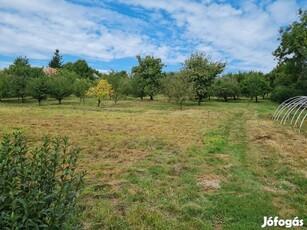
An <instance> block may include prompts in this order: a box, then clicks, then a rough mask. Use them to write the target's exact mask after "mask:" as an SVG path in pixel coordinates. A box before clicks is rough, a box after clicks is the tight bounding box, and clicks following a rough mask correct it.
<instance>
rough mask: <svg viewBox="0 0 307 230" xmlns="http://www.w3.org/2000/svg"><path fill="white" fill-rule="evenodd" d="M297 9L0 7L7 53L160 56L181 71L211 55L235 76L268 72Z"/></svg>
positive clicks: (134, 3) (139, 3) (171, 4)
mask: <svg viewBox="0 0 307 230" xmlns="http://www.w3.org/2000/svg"><path fill="white" fill-rule="evenodd" d="M298 8H299V6H298V4H297V3H296V2H295V1H292V0H276V1H270V0H266V1H259V2H257V1H235V2H233V3H232V2H230V1H210V0H206V1H204V0H203V1H196V0H195V1H188V0H169V1H164V0H146V1H143V0H118V1H108V0H105V1H87V0H74V1H64V0H57V1H54V0H43V1H42V0H30V1H24V0H10V1H6V0H0V33H1V36H0V44H1V45H0V53H1V55H5V56H17V55H23V56H24V55H25V56H27V57H29V58H32V59H41V60H46V59H50V56H51V54H52V53H53V51H54V50H55V49H56V48H58V49H60V51H61V53H64V54H67V55H71V56H77V57H82V58H88V59H92V60H99V61H102V62H112V61H115V60H117V59H121V58H135V56H136V55H138V54H141V55H154V56H156V57H160V58H162V60H163V61H164V62H165V63H166V64H168V65H178V68H180V63H182V62H183V61H184V60H185V59H186V58H187V57H188V55H189V54H190V53H191V52H194V51H204V52H206V53H207V54H209V55H211V57H212V58H213V59H215V60H216V59H217V60H222V61H227V62H228V70H230V71H232V70H238V69H240V70H261V71H264V72H267V71H270V70H271V69H272V68H273V67H274V65H275V61H274V57H273V56H272V54H271V53H272V51H273V50H274V49H276V47H277V46H278V41H277V38H278V29H279V27H281V26H284V25H287V24H289V23H291V22H292V21H294V20H295V19H296V17H297V15H296V12H297V9H298Z"/></svg>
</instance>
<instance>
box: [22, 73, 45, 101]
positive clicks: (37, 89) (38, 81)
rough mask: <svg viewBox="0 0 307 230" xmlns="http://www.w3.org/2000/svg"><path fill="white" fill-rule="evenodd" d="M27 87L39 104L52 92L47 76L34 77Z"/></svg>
mask: <svg viewBox="0 0 307 230" xmlns="http://www.w3.org/2000/svg"><path fill="white" fill-rule="evenodd" d="M27 87H28V92H29V95H31V96H32V97H33V98H34V99H37V101H38V104H39V105H41V102H42V101H43V100H46V99H47V97H48V94H49V93H50V83H49V78H48V77H47V76H42V77H38V78H32V79H31V80H30V81H29V84H28V86H27Z"/></svg>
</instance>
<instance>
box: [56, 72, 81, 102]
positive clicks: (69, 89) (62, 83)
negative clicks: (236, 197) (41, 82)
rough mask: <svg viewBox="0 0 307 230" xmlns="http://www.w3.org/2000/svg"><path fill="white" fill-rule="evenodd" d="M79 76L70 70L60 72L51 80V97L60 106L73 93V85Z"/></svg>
mask: <svg viewBox="0 0 307 230" xmlns="http://www.w3.org/2000/svg"><path fill="white" fill-rule="evenodd" d="M76 78H77V76H76V75H75V74H74V73H73V72H70V71H68V70H60V71H58V72H57V73H56V74H54V75H53V76H52V77H51V78H50V96H51V97H53V98H55V99H57V100H58V101H59V104H61V103H62V100H63V99H64V98H65V97H68V96H70V95H71V94H72V93H73V84H74V81H75V80H76Z"/></svg>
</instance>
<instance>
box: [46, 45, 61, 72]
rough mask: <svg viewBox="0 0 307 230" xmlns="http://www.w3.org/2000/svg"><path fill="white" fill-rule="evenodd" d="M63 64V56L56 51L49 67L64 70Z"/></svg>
mask: <svg viewBox="0 0 307 230" xmlns="http://www.w3.org/2000/svg"><path fill="white" fill-rule="evenodd" d="M62 64H63V61H62V56H61V55H60V51H59V50H58V49H56V50H55V52H54V55H53V57H52V59H51V61H50V62H49V67H51V68H56V69H59V68H62Z"/></svg>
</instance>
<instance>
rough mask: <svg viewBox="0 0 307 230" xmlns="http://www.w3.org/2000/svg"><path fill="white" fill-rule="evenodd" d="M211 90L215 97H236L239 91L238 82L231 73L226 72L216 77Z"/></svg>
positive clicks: (225, 98)
mask: <svg viewBox="0 0 307 230" xmlns="http://www.w3.org/2000/svg"><path fill="white" fill-rule="evenodd" d="M213 90H214V94H215V95H216V96H217V97H221V98H223V99H224V100H225V101H227V98H228V97H233V98H234V99H235V98H236V96H237V95H238V93H239V84H238V82H237V81H236V80H235V79H234V77H232V74H227V75H224V76H222V77H221V78H217V79H216V81H215V82H214V85H213Z"/></svg>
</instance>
